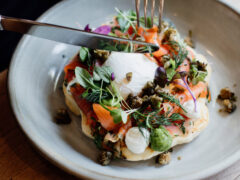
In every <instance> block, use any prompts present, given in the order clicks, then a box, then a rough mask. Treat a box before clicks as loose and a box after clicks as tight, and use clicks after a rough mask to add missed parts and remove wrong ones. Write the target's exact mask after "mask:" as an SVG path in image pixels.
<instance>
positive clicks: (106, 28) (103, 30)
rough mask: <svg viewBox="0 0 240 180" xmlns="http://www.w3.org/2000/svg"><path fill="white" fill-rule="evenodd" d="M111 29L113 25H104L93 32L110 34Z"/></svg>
mask: <svg viewBox="0 0 240 180" xmlns="http://www.w3.org/2000/svg"><path fill="white" fill-rule="evenodd" d="M111 29H112V28H111V26H108V25H103V26H100V27H98V28H97V29H95V30H94V31H93V32H95V33H98V34H104V35H108V34H109V33H110V32H111Z"/></svg>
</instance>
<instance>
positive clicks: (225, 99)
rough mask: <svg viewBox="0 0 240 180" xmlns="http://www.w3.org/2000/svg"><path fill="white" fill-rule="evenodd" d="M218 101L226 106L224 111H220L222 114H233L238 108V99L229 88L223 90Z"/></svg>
mask: <svg viewBox="0 0 240 180" xmlns="http://www.w3.org/2000/svg"><path fill="white" fill-rule="evenodd" d="M218 99H219V100H220V101H221V102H222V104H223V106H224V109H220V112H222V111H224V112H227V113H232V112H234V111H235V110H236V108H237V106H236V104H235V103H234V102H236V100H237V97H236V96H235V94H234V93H233V92H231V91H230V89H229V88H224V89H221V91H220V94H219V95H218Z"/></svg>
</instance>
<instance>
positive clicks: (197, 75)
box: [192, 71, 208, 85]
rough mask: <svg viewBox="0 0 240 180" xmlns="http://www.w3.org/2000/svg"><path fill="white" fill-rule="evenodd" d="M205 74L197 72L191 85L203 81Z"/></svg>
mask: <svg viewBox="0 0 240 180" xmlns="http://www.w3.org/2000/svg"><path fill="white" fill-rule="evenodd" d="M207 74H208V73H207V72H203V71H198V72H197V74H196V75H195V76H194V77H193V79H192V83H193V85H196V84H197V83H198V82H199V81H204V80H205V78H206V76H207Z"/></svg>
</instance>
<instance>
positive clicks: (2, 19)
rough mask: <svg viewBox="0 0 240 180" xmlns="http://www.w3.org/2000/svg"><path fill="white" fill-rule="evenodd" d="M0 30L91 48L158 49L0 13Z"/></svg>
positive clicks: (144, 43)
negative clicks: (127, 47) (126, 47)
mask: <svg viewBox="0 0 240 180" xmlns="http://www.w3.org/2000/svg"><path fill="white" fill-rule="evenodd" d="M0 30H7V31H14V32H18V33H21V34H28V35H32V36H36V37H39V38H44V39H48V40H53V41H56V42H61V43H66V44H71V45H76V46H84V47H88V48H92V49H103V50H111V51H125V50H126V49H125V48H124V46H129V47H133V49H135V50H134V51H133V52H142V53H147V52H153V51H156V50H158V49H159V47H158V46H156V45H155V44H151V43H146V42H143V41H136V40H130V39H125V38H119V37H113V36H108V35H103V34H97V33H94V32H86V31H84V30H80V29H75V28H71V27H65V26H59V25H55V24H47V23H41V22H37V21H32V20H26V19H19V18H13V17H7V16H2V15H0ZM109 45H110V46H109ZM135 45H137V46H135ZM109 47H114V48H109ZM134 47H139V48H134Z"/></svg>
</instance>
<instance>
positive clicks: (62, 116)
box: [55, 108, 71, 124]
mask: <svg viewBox="0 0 240 180" xmlns="http://www.w3.org/2000/svg"><path fill="white" fill-rule="evenodd" d="M55 122H56V123H57V124H70V123H71V118H70V116H69V114H68V111H67V110H66V109H63V108H60V109H58V111H57V114H56V116H55Z"/></svg>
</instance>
